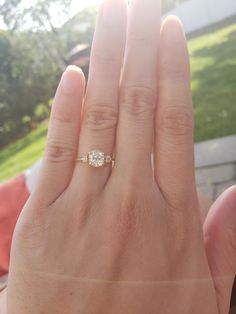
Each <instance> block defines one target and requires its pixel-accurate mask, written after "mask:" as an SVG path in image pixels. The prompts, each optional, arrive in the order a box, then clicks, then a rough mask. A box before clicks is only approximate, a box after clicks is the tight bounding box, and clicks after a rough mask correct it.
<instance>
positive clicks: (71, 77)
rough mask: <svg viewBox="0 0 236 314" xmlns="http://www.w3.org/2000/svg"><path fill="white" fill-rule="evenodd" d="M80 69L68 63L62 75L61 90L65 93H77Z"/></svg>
mask: <svg viewBox="0 0 236 314" xmlns="http://www.w3.org/2000/svg"><path fill="white" fill-rule="evenodd" d="M81 73H82V71H81V69H80V68H78V67H76V66H73V65H69V66H68V67H67V69H66V70H65V72H64V73H63V76H62V87H61V90H62V92H63V93H64V94H66V95H73V94H75V93H77V91H78V89H79V84H78V79H79V78H80V79H81Z"/></svg>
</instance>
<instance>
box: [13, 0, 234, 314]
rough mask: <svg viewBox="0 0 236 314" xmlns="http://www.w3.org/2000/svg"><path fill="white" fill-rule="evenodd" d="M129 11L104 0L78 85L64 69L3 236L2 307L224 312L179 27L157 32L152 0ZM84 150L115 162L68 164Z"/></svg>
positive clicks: (167, 25) (24, 311) (28, 313)
mask: <svg viewBox="0 0 236 314" xmlns="http://www.w3.org/2000/svg"><path fill="white" fill-rule="evenodd" d="M127 11H128V10H127V4H126V2H125V1H123V0H106V1H105V2H104V4H103V6H102V8H101V10H100V13H99V17H98V22H97V27H96V32H95V38H94V43H93V48H92V56H91V68H90V76H89V80H88V85H87V88H86V93H85V82H84V77H83V74H82V73H81V71H80V70H78V69H77V68H74V67H69V68H68V69H67V70H66V71H65V73H64V74H63V76H62V80H61V82H60V84H59V87H58V90H57V93H56V96H55V100H54V104H53V109H52V114H51V119H50V126H49V133H48V140H47V145H46V150H45V155H44V160H43V167H42V172H41V175H40V178H39V180H38V185H37V187H36V189H35V191H34V192H33V193H32V195H31V197H30V199H29V201H28V202H27V204H26V206H25V208H24V209H23V211H22V214H21V216H20V218H19V220H18V223H17V226H16V229H15V233H14V237H13V243H12V251H11V265H10V273H9V282H8V289H7V314H49V313H50V314H54V313H55V314H62V313H66V314H74V313H76V314H85V313H90V314H100V313H111V314H118V313H119V314H120V313H127V312H128V313H129V314H143V313H165V314H169V313H171V314H173V313H176V314H178V313H179V314H180V313H181V314H187V313H193V314H195V313H196V314H199V313H201V314H219V313H220V314H223V313H224V314H226V312H224V310H225V309H226V308H227V305H228V300H229V291H228V290H227V291H226V290H224V289H223V288H222V289H223V290H222V291H224V293H225V297H224V298H223V300H224V301H225V303H224V302H223V303H221V301H222V300H221V298H220V297H221V295H222V293H223V292H222V293H220V295H219V294H218V293H219V289H218V286H217V285H216V284H217V283H216V282H215V280H214V279H213V275H214V276H215V275H216V276H217V275H219V274H221V272H220V273H219V272H218V270H219V269H220V268H219V267H217V268H215V269H217V271H216V270H215V272H214V268H213V272H212V268H211V266H210V264H209V262H208V259H209V261H211V256H214V254H216V253H214V254H213V253H212V252H215V251H214V249H212V251H211V248H212V247H214V245H211V244H210V243H213V242H214V241H213V237H211V235H209V234H214V232H213V233H211V231H209V230H211V228H210V227H209V226H212V225H213V226H215V225H214V223H212V221H214V219H213V220H211V219H210V218H209V220H208V221H207V223H206V224H205V226H204V230H206V231H205V232H206V233H205V237H204V230H203V227H202V217H201V214H200V206H199V200H198V195H197V191H196V186H195V177H194V157H193V156H194V154H193V109H192V101H191V91H190V70H189V58H188V52H187V46H186V40H185V36H184V32H183V29H182V26H181V24H180V22H179V21H178V20H177V19H176V18H173V17H171V18H168V19H167V20H166V21H165V22H164V24H163V25H162V28H161V30H160V23H159V22H158V21H159V19H160V1H157V0H134V1H133V2H132V5H131V7H130V8H129V12H127ZM127 23H128V32H127V36H126V25H127ZM123 55H125V61H124V65H123V68H122V64H123ZM84 93H85V97H84ZM94 148H99V149H100V150H103V151H104V152H106V154H112V153H113V152H115V156H116V163H115V166H114V168H113V169H112V168H111V167H110V166H109V165H107V166H105V167H102V168H99V169H94V168H91V167H89V166H88V165H87V164H82V163H78V162H77V163H76V162H75V159H76V157H77V155H84V154H85V153H87V152H88V151H90V150H91V149H94ZM152 148H154V163H153V165H152V162H151V152H152ZM78 187H79V188H78ZM214 211H215V210H214V209H213V212H214ZM212 228H213V230H215V229H214V228H215V227H212ZM208 235H209V236H208ZM207 239H208V240H209V239H212V242H211V241H208V240H207ZM206 243H207V247H208V253H207V252H206ZM209 252H210V253H209ZM231 253H232V252H231ZM212 260H213V259H212ZM222 272H223V273H224V272H225V268H222ZM212 274H213V275H212ZM231 279H232V278H231ZM227 287H228V288H229V287H230V284H229V285H228V286H227ZM221 304H223V305H222V307H221Z"/></svg>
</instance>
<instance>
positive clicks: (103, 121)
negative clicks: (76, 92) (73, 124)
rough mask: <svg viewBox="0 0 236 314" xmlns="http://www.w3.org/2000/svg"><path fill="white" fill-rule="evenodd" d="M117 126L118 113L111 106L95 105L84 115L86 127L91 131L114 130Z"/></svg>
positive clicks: (89, 107)
mask: <svg viewBox="0 0 236 314" xmlns="http://www.w3.org/2000/svg"><path fill="white" fill-rule="evenodd" d="M116 124H117V111H116V110H115V109H114V108H112V106H111V105H99V104H95V105H94V104H93V105H90V106H88V108H87V109H86V110H85V113H84V125H85V127H86V128H87V129H89V130H90V131H103V130H109V129H114V128H115V127H116Z"/></svg>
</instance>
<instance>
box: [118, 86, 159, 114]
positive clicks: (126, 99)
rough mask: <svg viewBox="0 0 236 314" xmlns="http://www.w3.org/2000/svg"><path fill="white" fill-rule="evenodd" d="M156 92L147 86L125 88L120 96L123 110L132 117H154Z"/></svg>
mask: <svg viewBox="0 0 236 314" xmlns="http://www.w3.org/2000/svg"><path fill="white" fill-rule="evenodd" d="M155 101H156V91H155V90H154V89H153V88H151V87H147V86H141V85H140V86H139V85H137V86H128V87H123V88H122V91H121V95H120V102H121V109H124V110H125V111H126V112H128V113H129V114H130V115H132V116H142V115H146V114H148V115H153V113H154V110H155Z"/></svg>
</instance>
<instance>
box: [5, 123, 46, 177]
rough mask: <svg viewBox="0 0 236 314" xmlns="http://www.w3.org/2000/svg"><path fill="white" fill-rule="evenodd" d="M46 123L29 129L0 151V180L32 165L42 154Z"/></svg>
mask: <svg viewBox="0 0 236 314" xmlns="http://www.w3.org/2000/svg"><path fill="white" fill-rule="evenodd" d="M46 134H47V123H43V124H42V125H40V126H39V127H38V128H37V129H36V130H34V131H31V132H30V133H29V134H28V135H26V136H25V137H24V138H22V139H19V140H18V141H16V142H15V143H12V144H10V145H8V146H7V147H5V148H4V149H1V151H0V181H4V180H6V179H8V178H10V177H12V176H14V175H16V174H18V173H21V172H22V171H23V170H25V169H27V168H28V167H30V166H31V165H33V164H34V163H35V162H36V161H37V160H39V159H40V157H41V156H42V154H43V150H44V147H45V139H46Z"/></svg>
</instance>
